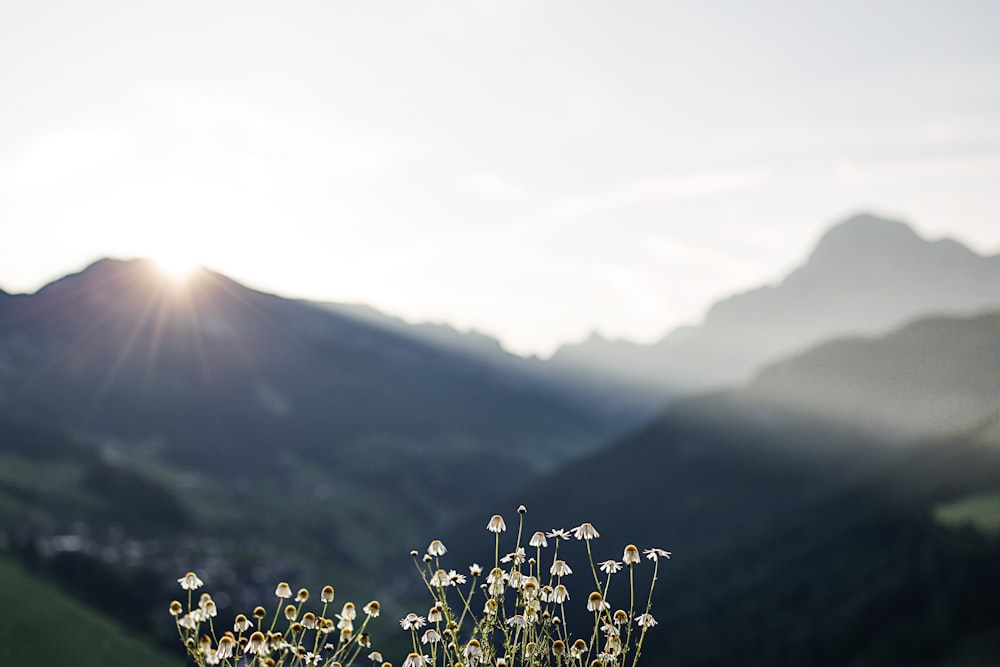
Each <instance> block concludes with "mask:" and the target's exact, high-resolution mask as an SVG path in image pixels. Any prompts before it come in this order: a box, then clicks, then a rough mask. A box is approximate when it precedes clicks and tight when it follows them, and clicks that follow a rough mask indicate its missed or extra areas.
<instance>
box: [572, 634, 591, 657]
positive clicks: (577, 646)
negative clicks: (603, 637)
mask: <svg viewBox="0 0 1000 667" xmlns="http://www.w3.org/2000/svg"><path fill="white" fill-rule="evenodd" d="M586 652H587V642H585V641H583V640H582V639H577V640H576V641H575V642H573V644H572V646H570V647H569V654H570V655H571V656H572V657H574V658H579V657H580V656H582V655H583V654H584V653H586Z"/></svg>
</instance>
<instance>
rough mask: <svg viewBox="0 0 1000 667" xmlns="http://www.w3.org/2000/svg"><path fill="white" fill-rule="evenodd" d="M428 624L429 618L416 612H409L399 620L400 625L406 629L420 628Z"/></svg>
mask: <svg viewBox="0 0 1000 667" xmlns="http://www.w3.org/2000/svg"><path fill="white" fill-rule="evenodd" d="M426 624H427V619H425V618H424V617H423V616H417V615H416V614H413V613H410V614H407V615H406V616H404V617H403V618H402V620H400V621H399V625H400V627H402V628H403V629H404V630H419V629H420V628H422V627H424V625H426Z"/></svg>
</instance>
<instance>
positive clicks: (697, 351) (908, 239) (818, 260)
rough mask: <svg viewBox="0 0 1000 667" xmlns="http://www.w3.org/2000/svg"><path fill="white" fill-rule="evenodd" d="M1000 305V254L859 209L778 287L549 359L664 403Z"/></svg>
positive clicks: (560, 352) (597, 340)
mask: <svg viewBox="0 0 1000 667" xmlns="http://www.w3.org/2000/svg"><path fill="white" fill-rule="evenodd" d="M996 309H1000V256H993V257H982V256H980V255H977V254H976V253H974V252H973V251H971V250H969V249H968V248H966V247H965V246H963V245H961V244H959V243H957V242H955V241H952V240H947V239H945V240H939V241H933V242H931V241H926V240H924V239H921V238H920V237H919V236H917V235H916V234H915V233H914V232H913V230H912V229H911V228H910V227H908V226H907V225H905V224H904V223H902V222H897V221H891V220H885V219H881V218H877V217H874V216H871V215H858V216H855V217H853V218H850V219H849V220H847V221H845V222H843V223H841V224H839V225H837V226H835V227H833V228H832V229H830V230H829V231H828V232H827V233H826V235H825V236H823V238H822V239H821V240H820V242H819V244H818V245H817V246H816V248H815V249H814V250H813V252H812V254H811V255H810V256H809V258H808V260H807V261H806V262H805V263H804V264H803V265H802V266H801V267H799V268H798V269H796V270H795V271H793V272H791V273H790V274H789V275H788V276H786V277H785V278H784V279H783V280H782V281H781V282H779V283H778V284H776V285H773V286H763V287H759V288H757V289H754V290H751V291H749V292H745V293H742V294H737V295H734V296H732V297H729V298H727V299H724V300H722V301H720V302H718V303H716V304H715V305H714V306H712V307H711V308H710V309H709V311H708V313H707V314H706V316H705V319H704V322H702V323H701V324H700V325H697V326H691V327H682V328H679V329H676V330H675V331H673V332H671V333H670V334H668V335H667V336H665V337H664V338H663V339H662V340H661V341H659V342H658V343H654V344H652V345H637V344H632V343H627V342H623V341H607V340H604V339H602V338H600V337H597V336H595V337H592V338H591V339H589V340H587V341H585V342H584V343H581V344H579V345H569V346H564V347H563V348H561V349H559V350H558V351H557V352H556V354H555V355H554V356H553V357H552V360H551V362H550V363H551V364H552V365H553V366H555V367H559V368H564V369H565V370H566V371H567V372H570V373H578V374H580V375H581V376H583V377H585V376H586V375H587V374H588V373H586V372H585V371H584V370H582V369H586V371H589V374H591V375H595V376H598V377H601V378H603V381H604V382H609V381H610V380H611V379H617V380H621V381H625V382H626V383H633V384H635V383H639V384H642V385H643V386H644V387H645V388H646V390H647V393H648V395H655V396H657V397H659V398H660V399H661V400H662V399H664V398H670V397H672V396H676V395H678V394H690V393H692V392H694V391H699V390H704V389H710V388H718V387H723V386H727V385H731V384H734V383H739V382H743V381H746V380H747V379H749V378H750V377H751V375H752V374H753V373H754V372H755V371H757V370H759V369H760V368H761V367H762V366H764V365H765V364H767V363H769V362H772V361H777V360H778V359H781V358H782V357H786V356H788V355H790V354H794V353H797V352H802V351H804V350H806V349H808V348H810V347H812V346H814V345H816V344H818V343H821V342H824V341H827V340H830V339H832V338H837V337H842V336H854V335H875V334H882V333H886V332H888V331H889V330H891V329H894V328H896V327H899V326H902V325H903V324H905V323H907V322H908V321H910V320H913V319H916V318H918V317H923V316H927V315H937V314H940V315H971V314H976V313H980V312H985V311H989V310H996Z"/></svg>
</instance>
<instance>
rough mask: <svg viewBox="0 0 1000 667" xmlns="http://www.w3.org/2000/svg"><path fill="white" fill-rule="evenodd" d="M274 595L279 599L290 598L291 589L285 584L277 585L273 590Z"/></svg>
mask: <svg viewBox="0 0 1000 667" xmlns="http://www.w3.org/2000/svg"><path fill="white" fill-rule="evenodd" d="M274 595H275V596H276V597H279V598H290V597H292V589H291V587H290V586H289V585H288V584H286V583H285V582H283V581H282V582H281V583H279V584H278V587H277V588H275V589H274Z"/></svg>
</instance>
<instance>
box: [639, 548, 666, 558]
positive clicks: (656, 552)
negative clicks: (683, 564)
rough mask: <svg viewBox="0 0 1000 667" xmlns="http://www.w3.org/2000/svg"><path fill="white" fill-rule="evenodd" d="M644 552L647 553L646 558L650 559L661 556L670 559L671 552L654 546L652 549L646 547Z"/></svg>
mask: <svg viewBox="0 0 1000 667" xmlns="http://www.w3.org/2000/svg"><path fill="white" fill-rule="evenodd" d="M642 553H644V554H646V558H648V559H649V560H657V559H659V558H666V559H667V560H670V552H669V551H664V550H663V549H657V548H655V547H654V548H652V549H646V550H644V551H643V552H642Z"/></svg>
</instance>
